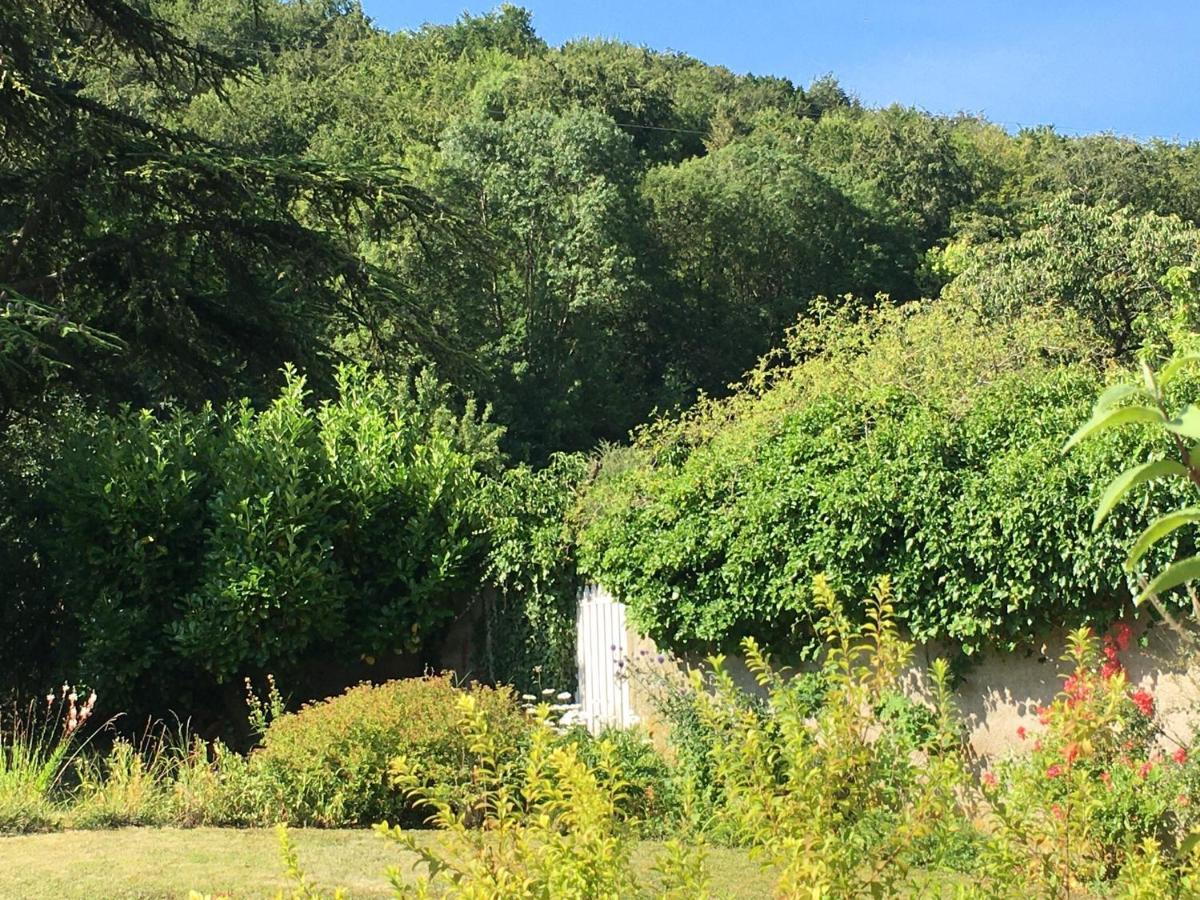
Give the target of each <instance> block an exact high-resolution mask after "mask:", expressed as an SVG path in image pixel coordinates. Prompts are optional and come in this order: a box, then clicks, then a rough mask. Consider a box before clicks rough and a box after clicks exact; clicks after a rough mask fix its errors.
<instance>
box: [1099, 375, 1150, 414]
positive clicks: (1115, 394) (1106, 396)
mask: <svg viewBox="0 0 1200 900" xmlns="http://www.w3.org/2000/svg"><path fill="white" fill-rule="evenodd" d="M1133 394H1145V391H1144V390H1143V389H1142V388H1141V387H1140V386H1139V385H1136V384H1133V383H1132V382H1129V381H1123V382H1121V383H1120V384H1114V385H1113V386H1112V387H1110V388H1109V389H1108V390H1106V391H1105V392H1104V393H1103V394H1101V395H1100V396H1099V398H1097V400H1096V405H1095V406H1094V407H1093V413H1092V414H1093V416H1098V415H1100V414H1101V413H1103V412H1106V411H1107V410H1109V409H1111V408H1112V407H1113V406H1115V405H1116V404H1118V403H1120V402H1121V401H1122V400H1124V399H1125V398H1126V397H1129V396H1132V395H1133Z"/></svg>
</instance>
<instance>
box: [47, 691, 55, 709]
mask: <svg viewBox="0 0 1200 900" xmlns="http://www.w3.org/2000/svg"><path fill="white" fill-rule="evenodd" d="M53 705H54V695H53V694H47V695H46V707H47V708H49V707H51V706H53Z"/></svg>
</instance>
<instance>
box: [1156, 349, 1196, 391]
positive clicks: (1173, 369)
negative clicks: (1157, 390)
mask: <svg viewBox="0 0 1200 900" xmlns="http://www.w3.org/2000/svg"><path fill="white" fill-rule="evenodd" d="M1191 363H1200V353H1184V354H1182V355H1181V356H1177V357H1175V358H1174V359H1173V360H1171V361H1170V362H1169V363H1167V364H1166V365H1165V366H1163V369H1162V371H1161V372H1159V373H1158V383H1159V385H1160V386H1161V387H1166V385H1167V383H1168V382H1169V381H1170V380H1171V379H1172V378H1174V377H1175V376H1176V375H1178V374H1179V373H1180V372H1181V371H1182V370H1183V369H1184V368H1186V367H1187V366H1188V365H1189V364H1191Z"/></svg>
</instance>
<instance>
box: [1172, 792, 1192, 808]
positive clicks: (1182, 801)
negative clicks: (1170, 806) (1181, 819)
mask: <svg viewBox="0 0 1200 900" xmlns="http://www.w3.org/2000/svg"><path fill="white" fill-rule="evenodd" d="M1175 802H1176V803H1178V804H1179V805H1180V806H1190V805H1191V803H1192V801H1191V799H1190V798H1189V797H1188V795H1187V794H1180V795H1179V796H1178V797H1176V798H1175Z"/></svg>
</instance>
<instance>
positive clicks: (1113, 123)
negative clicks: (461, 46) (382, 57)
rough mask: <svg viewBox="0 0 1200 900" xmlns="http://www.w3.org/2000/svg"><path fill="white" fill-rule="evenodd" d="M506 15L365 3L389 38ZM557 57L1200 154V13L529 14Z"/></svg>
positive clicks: (665, 3)
mask: <svg viewBox="0 0 1200 900" xmlns="http://www.w3.org/2000/svg"><path fill="white" fill-rule="evenodd" d="M497 5H498V0H497V2H496V3H469V2H464V0H449V2H443V0H418V2H413V0H363V6H364V8H365V9H366V11H367V14H368V15H370V16H371V17H372V18H373V19H374V20H375V21H376V23H377V24H379V25H380V26H382V27H384V28H388V29H392V30H396V29H409V28H418V27H420V26H421V24H423V23H425V22H436V23H445V22H452V21H454V20H455V19H456V18H458V16H459V14H460V13H462V12H464V11H469V12H472V13H482V12H486V11H488V10H489V9H492V8H494V7H495V6H497ZM518 5H522V6H524V7H525V8H527V9H529V10H530V11H531V12H532V13H533V21H534V26H535V27H536V29H537V31H538V33H539V34H540V35H541V36H542V37H543V38H544V39H546V40H547V41H549V42H550V43H551V44H559V43H562V42H563V41H565V40H570V39H571V38H576V37H585V36H588V37H610V38H619V39H621V40H624V41H629V42H631V43H635V44H645V45H647V46H649V47H652V48H655V49H659V50H679V51H682V52H684V53H688V54H690V55H692V56H695V57H698V58H699V59H702V60H704V61H705V62H709V63H714V64H720V65H724V66H727V67H728V68H730V69H732V70H733V71H735V72H753V73H756V74H760V75H782V76H786V77H788V78H791V79H792V80H793V81H796V82H799V83H802V84H803V83H807V82H808V81H810V80H811V79H812V78H814V77H815V76H818V75H822V74H825V73H827V72H829V73H832V74H833V75H835V76H836V77H837V78H838V80H839V81H841V83H842V84H843V86H845V87H846V88H847V89H849V90H850V91H852V92H853V93H855V94H857V95H858V96H859V97H860V98H861V99H862V100H863V102H865V103H867V104H869V105H872V106H878V105H886V104H888V103H893V102H900V103H905V104H909V105H913V106H918V107H921V108H923V109H927V110H930V111H932V112H939V113H954V112H960V111H965V112H972V113H983V114H984V115H986V116H987V117H988V118H990V119H992V120H993V121H996V122H999V123H1001V124H1003V125H1005V126H1006V127H1009V128H1017V127H1019V126H1021V125H1031V124H1051V125H1055V126H1056V127H1057V128H1059V130H1060V131H1063V132H1066V133H1070V134H1078V133H1087V132H1096V131H1112V132H1116V133H1118V134H1125V135H1130V136H1134V137H1139V138H1150V137H1161V138H1168V139H1180V140H1185V141H1187V140H1197V139H1200V2H1196V0H1142V2H1140V3H1139V2H1131V0H1125V2H1114V0H1090V2H1082V0H1042V2H1036V3H1035V2H1027V0H1009V2H1003V0H1000V2H970V0H958V2H944V0H928V2H903V0H891V2H888V0H861V2H853V0H843V2H834V0H830V2H822V3H813V2H786V0H778V2H774V3H772V2H766V0H741V2H735V3H728V2H727V3H717V2H712V0H687V2H684V0H640V2H639V0H590V2H582V0H547V2H539V0H526V2H524V3H521V4H518Z"/></svg>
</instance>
